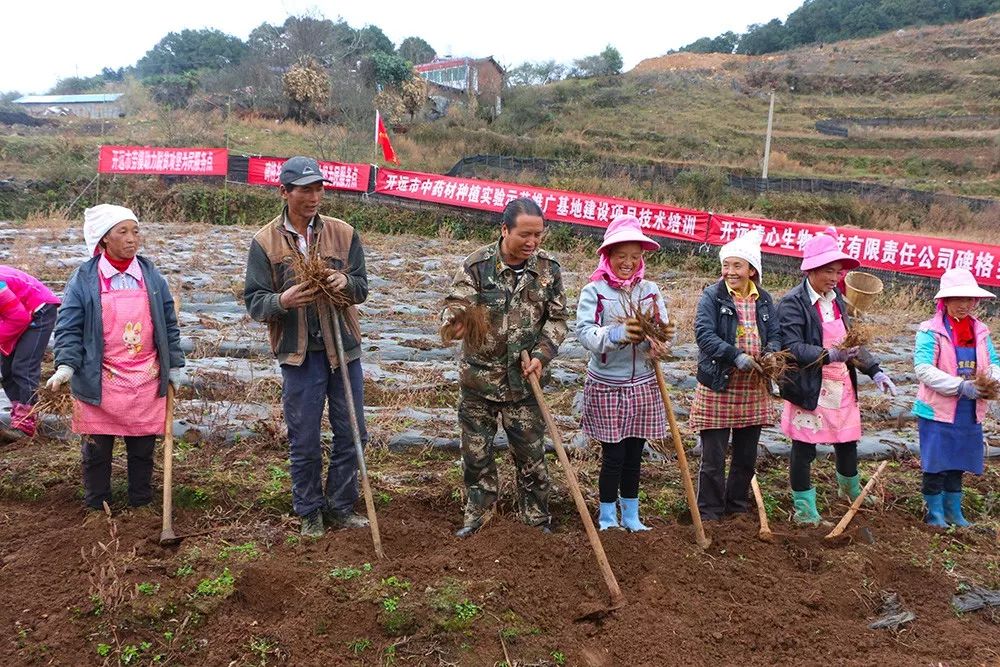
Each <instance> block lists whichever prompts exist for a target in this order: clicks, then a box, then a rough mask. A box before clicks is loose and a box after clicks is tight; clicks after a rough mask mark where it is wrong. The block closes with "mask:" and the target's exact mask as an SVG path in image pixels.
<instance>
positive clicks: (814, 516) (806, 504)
mask: <svg viewBox="0 0 1000 667" xmlns="http://www.w3.org/2000/svg"><path fill="white" fill-rule="evenodd" d="M792 505H793V506H794V507H795V513H794V514H793V515H792V521H794V522H795V523H797V524H799V525H807V526H818V525H819V524H820V522H821V521H822V520H823V519H822V517H820V515H819V512H817V511H816V489H815V487H814V488H812V489H809V490H807V491H792Z"/></svg>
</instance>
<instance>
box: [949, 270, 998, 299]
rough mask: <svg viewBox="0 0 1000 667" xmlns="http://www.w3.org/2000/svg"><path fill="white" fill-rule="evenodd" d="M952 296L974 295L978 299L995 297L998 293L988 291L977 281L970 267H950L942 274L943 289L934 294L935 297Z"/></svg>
mask: <svg viewBox="0 0 1000 667" xmlns="http://www.w3.org/2000/svg"><path fill="white" fill-rule="evenodd" d="M950 297H973V298H976V299H993V298H996V295H994V294H993V292H987V291H986V290H984V289H983V288H982V287H980V286H979V284H978V283H977V282H976V278H975V276H973V275H972V271H969V270H968V269H948V270H947V271H945V272H944V275H942V276H941V289H939V290H938V293H937V294H935V295H934V298H935V299H947V298H950Z"/></svg>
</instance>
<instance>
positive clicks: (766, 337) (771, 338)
mask: <svg viewBox="0 0 1000 667" xmlns="http://www.w3.org/2000/svg"><path fill="white" fill-rule="evenodd" d="M762 236H763V234H761V232H760V231H759V230H751V231H750V232H748V233H747V234H745V235H744V236H741V237H740V238H738V239H736V240H734V241H731V242H730V243H728V244H726V245H724V246H723V247H722V250H721V251H720V252H719V259H720V261H721V262H722V278H721V279H720V280H719V282H717V283H715V284H714V285H710V286H708V287H706V288H705V291H704V292H703V293H702V295H701V300H700V301H699V302H698V312H697V314H696V315H695V323H694V331H695V339H696V341H697V342H698V386H697V388H696V389H695V394H694V401H693V403H692V404H691V427H692V428H694V429H697V430H698V431H699V435H700V438H701V467H700V468H699V470H698V510H699V511H700V512H701V516H702V518H703V519H706V520H711V519H720V518H722V516H723V515H726V514H733V513H736V512H746V511H748V510H749V509H750V503H749V489H750V479H751V478H752V477H753V475H754V468H755V466H756V463H757V443H758V442H759V440H760V431H761V428H763V427H764V426H768V425H771V424H773V423H774V405H773V403H772V401H771V395H770V391H769V386H768V385H769V383H768V382H766V381H764V380H763V378H762V376H761V375H760V373H759V371H760V367H759V365H758V364H757V362H756V360H755V359H756V358H758V357H759V356H760V355H761V354H766V353H769V352H776V351H778V350H779V349H780V348H781V340H780V337H779V334H778V318H777V316H776V314H775V311H774V303H773V302H772V300H771V295H770V294H768V293H767V292H765V291H764V290H763V289H762V288H761V287H760V279H761V261H760V243H761V240H762ZM755 371H757V372H755ZM730 438H732V443H733V448H732V449H733V454H732V462H731V463H730V465H729V476H728V478H727V477H726V447H727V446H728V445H729V441H730Z"/></svg>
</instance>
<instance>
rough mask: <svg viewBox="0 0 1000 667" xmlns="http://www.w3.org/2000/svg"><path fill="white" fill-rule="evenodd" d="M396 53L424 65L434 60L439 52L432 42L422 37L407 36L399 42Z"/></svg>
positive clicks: (416, 63) (415, 63) (414, 62)
mask: <svg viewBox="0 0 1000 667" xmlns="http://www.w3.org/2000/svg"><path fill="white" fill-rule="evenodd" d="M396 55H398V56H399V57H400V58H403V59H404V60H409V61H410V62H411V63H413V64H414V65H422V64H424V63H429V62H430V61H432V60H434V58H435V57H436V56H437V52H436V51H435V50H434V47H432V46H431V45H430V44H428V43H427V42H425V41H424V40H423V39H421V38H420V37H407V38H406V39H404V40H403V41H402V42H400V44H399V48H398V49H397V50H396Z"/></svg>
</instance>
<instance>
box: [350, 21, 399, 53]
mask: <svg viewBox="0 0 1000 667" xmlns="http://www.w3.org/2000/svg"><path fill="white" fill-rule="evenodd" d="M358 40H359V42H360V45H361V46H360V50H361V53H385V54H387V55H395V54H396V47H395V45H394V44H393V43H392V40H391V39H389V38H388V37H386V35H385V33H384V32H382V30H381V28H379V27H378V26H376V25H366V26H365V27H364V28H362V29H361V30H359V31H358Z"/></svg>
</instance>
